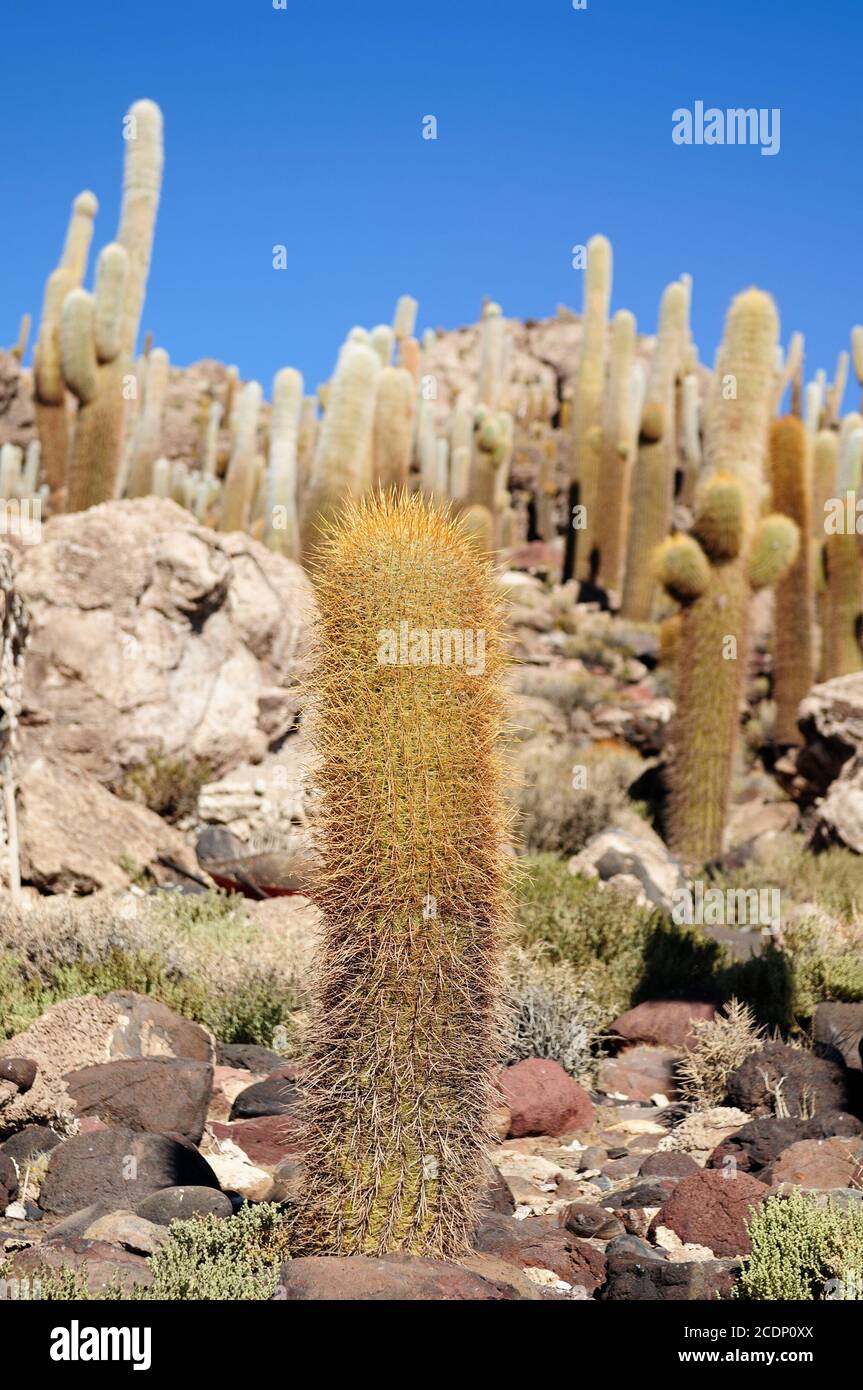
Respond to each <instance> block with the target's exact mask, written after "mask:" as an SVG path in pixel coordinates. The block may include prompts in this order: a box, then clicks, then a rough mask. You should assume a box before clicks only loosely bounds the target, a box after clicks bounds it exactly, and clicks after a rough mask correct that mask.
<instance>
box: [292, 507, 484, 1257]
mask: <svg viewBox="0 0 863 1390" xmlns="http://www.w3.org/2000/svg"><path fill="white" fill-rule="evenodd" d="M320 556H321V564H320V566H319V568H318V569H317V573H316V585H317V598H318V606H319V612H320V621H319V633H318V644H317V659H316V664H315V672H314V686H313V688H314V691H315V701H314V728H315V731H316V743H317V752H318V758H319V767H318V773H317V777H318V781H319V784H320V788H321V791H322V800H323V814H322V858H323V870H322V878H321V882H320V887H319V890H318V894H317V897H318V901H319V903H320V905H321V908H322V913H323V928H322V935H321V945H320V954H319V960H318V968H317V971H316V982H317V983H316V1000H315V1006H314V1009H313V1012H312V1021H311V1024H310V1028H309V1040H308V1055H307V1059H306V1062H305V1071H304V1078H305V1079H304V1090H305V1094H306V1099H307V1106H308V1119H309V1130H310V1135H309V1138H310V1147H309V1154H308V1174H309V1179H308V1185H307V1188H306V1195H305V1199H304V1202H303V1203H302V1205H301V1206H300V1208H299V1211H298V1215H297V1222H298V1227H299V1231H298V1237H299V1238H298V1246H299V1248H301V1249H308V1250H310V1251H313V1252H314V1253H316V1254H320V1253H329V1254H338V1255H350V1254H364V1255H375V1254H383V1253H386V1252H391V1251H406V1252H410V1253H413V1254H420V1255H433V1256H439V1257H443V1258H453V1257H456V1256H458V1255H459V1254H460V1253H461V1252H463V1251H465V1250H466V1249H467V1248H468V1244H469V1240H470V1235H471V1232H472V1230H473V1227H474V1223H475V1220H476V1211H477V1198H478V1195H479V1192H480V1187H481V1183H482V1169H483V1163H484V1148H485V1144H486V1142H487V1136H488V1130H489V1120H490V1115H491V1107H492V1096H491V1090H490V1084H489V1083H490V1075H491V1072H492V1070H493V1068H494V1066H495V1064H496V1061H497V1058H498V1055H499V1052H498V1049H499V1033H498V1028H499V1018H498V1010H499V1006H500V1002H501V997H502V996H501V980H500V953H501V949H502V946H503V942H504V937H505V926H506V920H507V915H508V914H507V903H506V882H505V881H506V857H505V854H504V840H505V835H506V813H505V810H504V802H503V797H502V791H501V780H502V778H501V767H500V762H499V746H500V738H501V732H502V719H503V695H502V690H501V674H502V668H503V651H502V644H501V616H500V611H499V607H498V600H497V598H496V597H495V594H494V590H493V582H492V577H491V574H490V572H489V570H488V569H487V567H486V566H484V565H483V563H482V561H481V560H480V559H479V557H478V556H477V555H476V554H475V553H474V551H473V549H472V547H471V545H470V544H469V543H468V541H467V540H466V538H465V536H464V534H463V532H462V529H461V524H460V523H459V522H453V521H451V520H450V519H448V518H447V516H446V515H445V514H444V513H442V512H441V511H439V510H438V509H436V508H435V507H434V506H433V505H430V504H429V503H427V502H426V500H425V499H423V498H421V497H420V496H417V495H414V496H407V497H406V496H404V495H402V496H400V497H393V496H392V495H391V494H385V493H382V494H378V495H376V496H374V497H371V498H369V499H366V500H365V501H364V502H363V503H361V504H359V505H355V504H353V505H349V506H348V508H347V510H346V512H345V513H344V515H343V517H342V518H341V519H340V521H339V523H338V524H337V525H336V526H335V527H333V528H331V529H329V530H328V534H327V536H326V540H325V542H324V543H323V545H322V548H321V551H320Z"/></svg>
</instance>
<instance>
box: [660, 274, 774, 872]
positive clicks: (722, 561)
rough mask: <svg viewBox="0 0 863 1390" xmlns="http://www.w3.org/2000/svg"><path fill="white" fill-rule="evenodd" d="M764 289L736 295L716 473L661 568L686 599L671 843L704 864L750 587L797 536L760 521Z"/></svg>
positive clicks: (720, 808) (729, 767) (766, 332)
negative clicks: (690, 531) (689, 527)
mask: <svg viewBox="0 0 863 1390" xmlns="http://www.w3.org/2000/svg"><path fill="white" fill-rule="evenodd" d="M778 328H779V325H778V319H777V315H776V309H775V307H774V304H773V301H772V299H771V298H770V297H769V295H766V294H764V293H762V292H761V291H760V290H754V289H753V290H747V291H746V292H745V293H744V294H740V295H738V296H737V298H736V299H735V300H734V302H733V303H732V305H731V309H730V310H729V314H728V318H727V320H726V325H725V336H724V339H723V343H722V347H721V350H720V353H719V359H718V362H717V377H716V384H715V389H714V390H713V391H712V393H711V400H710V405H709V409H708V412H707V421H706V434H705V446H706V454H707V464H708V468H709V470H710V474H709V476H708V478H707V480H706V482H705V484H704V485H703V487H702V490H701V493H700V496H699V498H698V501H697V504H696V516H695V525H694V530H693V534H692V535H691V536H686V537H680V538H678V539H676V540H672V541H671V542H669V543H667V544H666V545H665V546H664V547H663V549H662V551H661V552H660V562H659V577H660V579H661V580H662V582H663V583H664V584H665V587H666V588H667V589H668V591H669V593H671V594H672V596H673V597H675V598H677V599H678V600H679V601H680V602H681V604H682V611H681V625H680V633H679V639H678V646H677V650H678V659H677V662H676V679H675V697H676V704H677V709H676V715H675V719H674V723H673V727H672V731H671V754H672V759H671V766H670V797H669V818H668V829H669V839H670V843H671V846H672V849H673V850H674V852H675V853H676V854H678V855H680V857H681V858H682V859H683V860H684V861H686V862H687V863H691V864H703V863H704V862H705V861H707V860H710V859H712V858H714V857H715V856H716V855H718V854H719V853H720V851H721V849H722V836H723V830H724V827H725V821H726V816H727V812H728V805H729V800H730V795H731V781H732V774H733V769H734V759H735V752H736V748H737V743H738V738H739V731H740V704H741V699H742V695H743V688H744V681H745V673H746V665H747V655H748V646H749V608H750V598H751V593H752V591H753V589H755V588H758V587H762V586H763V585H764V584H766V583H775V582H776V581H777V580H778V579H780V578H782V576H783V574H784V573H785V572H786V571H787V568H788V567H789V566H790V565H791V564H792V563H793V561H794V559H795V557H796V547H797V544H798V543H799V535H798V533H797V528H796V526H795V525H794V523H793V522H792V521H791V520H790V519H789V518H788V517H784V516H783V517H765V518H764V519H763V520H762V521H760V522H759V520H758V517H759V513H760V509H761V500H762V491H763V485H764V463H765V456H766V453H767V436H768V428H769V423H770V410H771V405H772V399H773V373H774V367H775V356H776V344H777V340H778Z"/></svg>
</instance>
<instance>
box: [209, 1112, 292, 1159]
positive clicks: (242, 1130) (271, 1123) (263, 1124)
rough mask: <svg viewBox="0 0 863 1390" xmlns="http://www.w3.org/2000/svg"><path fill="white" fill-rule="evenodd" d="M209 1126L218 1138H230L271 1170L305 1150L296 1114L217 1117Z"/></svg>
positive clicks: (249, 1155)
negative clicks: (225, 1119) (222, 1120)
mask: <svg viewBox="0 0 863 1390" xmlns="http://www.w3.org/2000/svg"><path fill="white" fill-rule="evenodd" d="M210 1129H211V1130H212V1131H213V1134H214V1135H215V1137H216V1138H217V1139H230V1140H231V1142H232V1143H234V1144H236V1145H237V1148H238V1149H241V1150H242V1152H243V1153H244V1154H245V1155H246V1157H247V1158H248V1160H249V1162H250V1163H253V1164H254V1165H255V1167H256V1168H264V1169H267V1170H268V1171H269V1170H271V1169H272V1168H274V1167H275V1166H276V1165H277V1164H278V1163H280V1162H281V1160H282V1159H283V1158H285V1157H287V1155H288V1154H301V1153H302V1152H303V1131H302V1126H301V1124H300V1122H299V1120H298V1119H297V1118H296V1116H294V1115H262V1116H261V1117H260V1118H259V1119H257V1120H232V1121H231V1122H230V1123H229V1124H221V1123H219V1122H218V1121H214V1123H213V1124H211V1125H210Z"/></svg>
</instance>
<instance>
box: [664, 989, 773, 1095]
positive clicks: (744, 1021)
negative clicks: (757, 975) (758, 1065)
mask: <svg viewBox="0 0 863 1390" xmlns="http://www.w3.org/2000/svg"><path fill="white" fill-rule="evenodd" d="M692 1030H693V1033H694V1038H693V1041H691V1042H690V1043H689V1044H688V1046H687V1048H686V1051H685V1052H684V1054H683V1058H682V1060H681V1062H680V1063H679V1065H678V1068H677V1077H678V1088H679V1090H680V1095H681V1099H682V1100H684V1101H686V1103H687V1104H688V1105H691V1106H692V1108H693V1109H695V1110H706V1109H708V1108H709V1107H710V1106H712V1105H721V1104H722V1102H723V1101H724V1099H725V1093H726V1088H727V1085H728V1078H729V1077H730V1075H731V1073H732V1072H733V1071H735V1070H736V1069H737V1067H739V1066H740V1065H741V1063H743V1062H745V1061H746V1058H747V1057H750V1056H751V1055H752V1053H753V1052H757V1051H758V1050H759V1048H760V1047H761V1043H762V1041H763V1038H764V1029H763V1028H762V1027H759V1025H758V1024H757V1023H756V1020H755V1015H754V1014H753V1013H752V1010H751V1009H749V1008H748V1007H747V1006H746V1005H745V1004H741V1003H740V1002H739V1001H738V1000H737V999H730V1000H729V1001H728V1003H727V1004H726V1005H725V1007H724V1009H723V1010H722V1012H721V1013H720V1014H718V1015H717V1017H716V1018H714V1019H703V1018H702V1019H695V1020H694V1021H693V1024H692Z"/></svg>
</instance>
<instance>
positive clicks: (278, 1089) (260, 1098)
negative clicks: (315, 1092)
mask: <svg viewBox="0 0 863 1390" xmlns="http://www.w3.org/2000/svg"><path fill="white" fill-rule="evenodd" d="M299 1104H300V1093H299V1090H298V1088H297V1086H296V1085H295V1084H294V1083H293V1082H292V1081H287V1080H286V1079H285V1077H284V1076H268V1077H267V1078H266V1080H265V1081H256V1082H255V1084H254V1085H253V1086H247V1087H246V1089H245V1090H244V1091H240V1094H239V1095H238V1096H237V1097H236V1098H235V1100H234V1104H233V1105H232V1106H231V1116H230V1117H231V1119H232V1120H257V1119H260V1117H261V1116H262V1115H296V1114H297V1113H298V1111H299Z"/></svg>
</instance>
